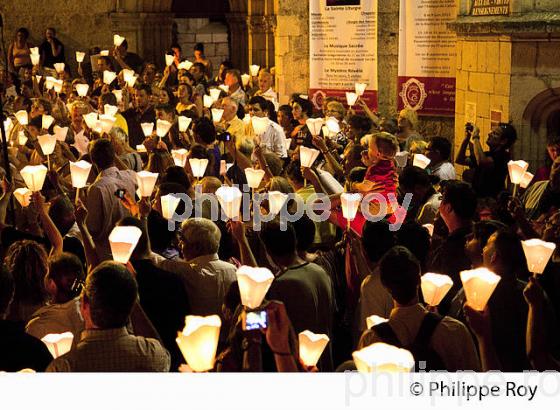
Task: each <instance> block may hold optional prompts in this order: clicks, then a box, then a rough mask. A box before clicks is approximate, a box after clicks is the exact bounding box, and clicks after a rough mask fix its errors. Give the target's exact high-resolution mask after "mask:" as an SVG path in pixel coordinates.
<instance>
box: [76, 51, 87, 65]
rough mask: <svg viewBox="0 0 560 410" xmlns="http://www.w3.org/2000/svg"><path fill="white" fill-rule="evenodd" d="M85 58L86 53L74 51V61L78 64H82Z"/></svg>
mask: <svg viewBox="0 0 560 410" xmlns="http://www.w3.org/2000/svg"><path fill="white" fill-rule="evenodd" d="M85 57H86V53H84V52H81V51H76V61H77V62H78V63H83V62H84V58H85Z"/></svg>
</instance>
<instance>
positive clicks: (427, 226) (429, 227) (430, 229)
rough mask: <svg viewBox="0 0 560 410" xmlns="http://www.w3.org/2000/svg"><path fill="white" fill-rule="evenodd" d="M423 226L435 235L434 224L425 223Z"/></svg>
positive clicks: (431, 234)
mask: <svg viewBox="0 0 560 410" xmlns="http://www.w3.org/2000/svg"><path fill="white" fill-rule="evenodd" d="M422 226H423V227H424V228H426V229H427V230H428V233H429V234H430V236H434V224H424V225H422Z"/></svg>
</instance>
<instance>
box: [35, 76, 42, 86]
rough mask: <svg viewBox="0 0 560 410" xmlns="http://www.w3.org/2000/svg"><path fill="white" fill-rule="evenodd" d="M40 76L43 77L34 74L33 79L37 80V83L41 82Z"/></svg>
mask: <svg viewBox="0 0 560 410" xmlns="http://www.w3.org/2000/svg"><path fill="white" fill-rule="evenodd" d="M41 78H43V77H42V76H40V75H36V76H35V80H37V84H39V83H40V82H41Z"/></svg>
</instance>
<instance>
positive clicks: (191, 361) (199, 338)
mask: <svg viewBox="0 0 560 410" xmlns="http://www.w3.org/2000/svg"><path fill="white" fill-rule="evenodd" d="M221 326H222V321H221V320H220V317H219V316H218V315H212V316H205V317H204V316H187V317H186V319H185V328H184V329H183V331H182V332H178V335H177V339H176V341H177V345H179V349H180V350H181V353H183V356H184V357H185V360H186V361H187V364H188V365H189V367H190V368H191V369H192V370H194V371H195V372H205V371H207V370H211V369H212V368H213V367H214V360H215V358H216V349H217V347H218V339H219V337H220V327H221Z"/></svg>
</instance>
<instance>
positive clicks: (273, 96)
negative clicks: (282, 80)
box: [255, 87, 279, 111]
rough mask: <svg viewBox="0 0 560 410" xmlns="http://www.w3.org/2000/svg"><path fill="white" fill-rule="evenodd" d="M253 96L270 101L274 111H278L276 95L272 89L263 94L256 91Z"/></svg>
mask: <svg viewBox="0 0 560 410" xmlns="http://www.w3.org/2000/svg"><path fill="white" fill-rule="evenodd" d="M255 95H256V96H257V95H259V96H261V97H263V98H264V99H265V100H268V101H270V102H271V103H272V104H274V109H275V110H276V111H278V107H279V104H278V94H277V93H276V91H274V90H273V89H272V87H270V88H269V89H268V90H266V91H265V92H262V91H261V90H259V91H257V92H256V93H255Z"/></svg>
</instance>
